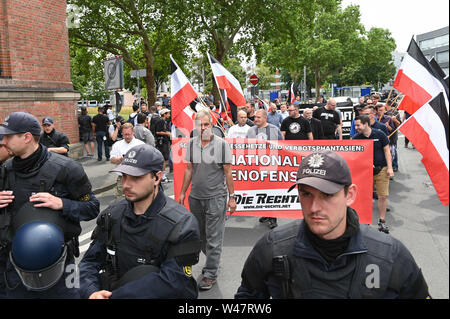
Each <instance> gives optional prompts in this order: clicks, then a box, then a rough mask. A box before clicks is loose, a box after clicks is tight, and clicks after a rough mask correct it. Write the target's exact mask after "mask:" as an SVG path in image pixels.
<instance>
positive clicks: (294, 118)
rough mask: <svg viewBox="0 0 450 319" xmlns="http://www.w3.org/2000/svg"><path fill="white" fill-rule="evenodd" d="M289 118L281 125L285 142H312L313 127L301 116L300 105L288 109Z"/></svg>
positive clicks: (292, 105)
mask: <svg viewBox="0 0 450 319" xmlns="http://www.w3.org/2000/svg"><path fill="white" fill-rule="evenodd" d="M288 112H289V117H287V118H285V119H284V120H283V123H282V124H281V134H283V137H284V139H285V140H312V139H313V134H312V131H311V125H310V124H309V122H308V121H307V120H306V119H305V118H304V117H303V116H300V110H299V104H291V105H289V107H288Z"/></svg>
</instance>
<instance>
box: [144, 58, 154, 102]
mask: <svg viewBox="0 0 450 319" xmlns="http://www.w3.org/2000/svg"><path fill="white" fill-rule="evenodd" d="M146 62H147V65H146V70H147V76H146V77H144V80H145V84H146V87H147V103H148V106H149V107H150V106H153V105H155V102H156V84H155V74H154V69H153V59H152V58H151V57H148V56H146Z"/></svg>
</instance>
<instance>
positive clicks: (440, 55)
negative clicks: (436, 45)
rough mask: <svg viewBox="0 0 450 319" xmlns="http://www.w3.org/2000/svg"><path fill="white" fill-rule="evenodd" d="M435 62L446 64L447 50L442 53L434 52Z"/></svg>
mask: <svg viewBox="0 0 450 319" xmlns="http://www.w3.org/2000/svg"><path fill="white" fill-rule="evenodd" d="M436 62H437V63H445V62H448V50H447V51H442V52H436Z"/></svg>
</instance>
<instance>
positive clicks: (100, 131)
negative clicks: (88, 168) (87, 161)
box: [92, 107, 109, 162]
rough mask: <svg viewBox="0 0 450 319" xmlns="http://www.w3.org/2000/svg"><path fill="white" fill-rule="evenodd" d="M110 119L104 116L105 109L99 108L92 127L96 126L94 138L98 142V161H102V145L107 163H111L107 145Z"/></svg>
mask: <svg viewBox="0 0 450 319" xmlns="http://www.w3.org/2000/svg"><path fill="white" fill-rule="evenodd" d="M108 122H109V119H108V117H107V116H106V115H105V114H103V108H102V107H99V108H98V114H97V115H95V116H94V117H93V118H92V125H93V126H94V137H95V139H96V141H97V161H99V162H100V161H101V160H102V156H103V150H102V145H104V147H105V156H106V161H107V162H109V146H108V145H107V144H106V141H107V139H108V137H107V136H106V134H108Z"/></svg>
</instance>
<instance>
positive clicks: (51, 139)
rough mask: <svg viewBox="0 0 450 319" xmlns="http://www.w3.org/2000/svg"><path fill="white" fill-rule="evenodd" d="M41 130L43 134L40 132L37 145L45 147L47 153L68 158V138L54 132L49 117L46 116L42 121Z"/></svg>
mask: <svg viewBox="0 0 450 319" xmlns="http://www.w3.org/2000/svg"><path fill="white" fill-rule="evenodd" d="M42 128H43V130H44V132H42V135H41V137H40V139H39V143H41V144H43V145H44V146H46V147H47V150H48V151H49V152H54V153H58V154H61V155H65V156H68V154H69V144H70V142H69V138H68V137H67V135H66V134H64V133H63V132H58V131H57V130H55V125H54V122H53V119H52V118H51V117H48V116H47V117H44V118H43V119H42Z"/></svg>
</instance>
